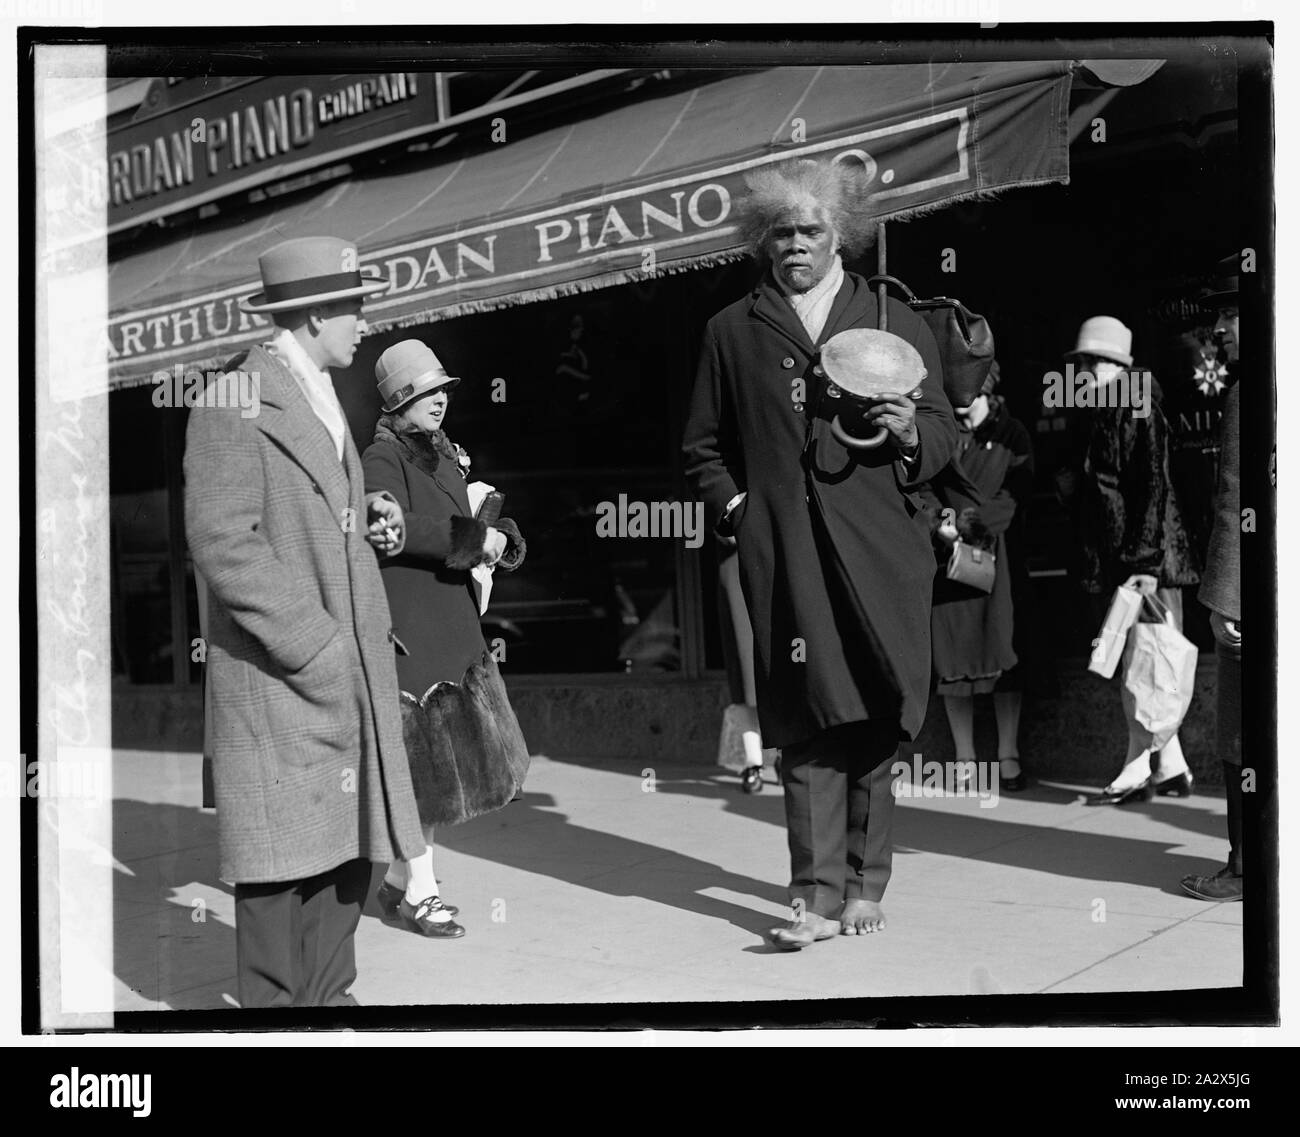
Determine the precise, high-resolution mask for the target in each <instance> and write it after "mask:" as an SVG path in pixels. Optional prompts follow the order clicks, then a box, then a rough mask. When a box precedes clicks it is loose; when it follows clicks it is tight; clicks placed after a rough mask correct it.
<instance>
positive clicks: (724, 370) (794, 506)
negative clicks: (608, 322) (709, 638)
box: [684, 273, 957, 746]
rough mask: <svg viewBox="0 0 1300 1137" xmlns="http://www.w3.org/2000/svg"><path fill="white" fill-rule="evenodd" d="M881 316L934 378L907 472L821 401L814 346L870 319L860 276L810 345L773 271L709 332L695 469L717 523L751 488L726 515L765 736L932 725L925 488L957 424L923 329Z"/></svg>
mask: <svg viewBox="0 0 1300 1137" xmlns="http://www.w3.org/2000/svg"><path fill="white" fill-rule="evenodd" d="M888 315H889V330H890V331H891V332H894V333H895V334H897V335H899V336H901V337H902V338H903V339H905V340H907V341H908V342H909V343H911V344H913V345H914V346H915V347H916V348H917V350H918V351H919V352H920V353H921V358H922V360H923V361H924V363H925V367H926V371H927V375H926V378H925V381H924V383H923V385H922V397H921V399H920V401H919V402H918V403H917V413H916V426H917V430H918V433H919V435H920V439H921V452H920V456H919V458H918V460H917V461H916V462H915V463H914V464H913V466H912V468H911V469H908V468H907V467H906V466H905V465H904V463H903V462H902V460H901V459H900V457H899V455H898V452H897V450H896V449H895V448H894V446H893V444H892V442H889V441H887V442H886V443H885V444H884V445H883V446H881V447H879V448H877V449H875V450H866V451H861V450H853V451H850V450H849V449H847V448H846V447H845V446H844V445H842V444H841V443H840V442H838V441H837V440H836V439H835V438H834V436H833V435H832V434H831V430H830V420H831V418H832V417H833V416H834V415H835V414H836V413H837V412H844V411H845V400H844V399H842V398H841V399H833V398H829V397H825V390H826V383H825V379H824V377H823V376H822V375H821V374H820V371H821V367H820V364H819V362H818V352H819V350H820V347H821V344H822V343H824V342H825V341H826V340H828V339H829V338H830V337H831V336H832V335H834V334H835V333H837V332H840V331H844V330H845V329H847V328H874V327H876V326H877V322H876V300H875V297H874V296H873V294H872V292H871V290H870V288H869V287H868V286H867V283H866V281H865V280H864V279H863V278H862V277H860V276H857V275H856V274H852V273H848V274H846V277H845V281H844V284H843V286H842V287H841V288H840V291H839V293H838V294H837V295H836V298H835V301H834V304H833V306H832V308H831V312H830V316H829V318H828V319H827V321H826V327H825V328H824V329H823V331H822V335H821V340H820V341H819V342H818V343H816V344H814V343H813V342H812V341H811V340H810V339H809V338H808V335H807V333H806V331H805V330H804V327H803V324H802V323H801V322H800V321H799V319H798V317H797V316H796V315H795V313H794V311H793V310H792V308H791V307H790V304H789V302H788V301H787V300H786V299H785V297H784V296H783V295H782V294H781V292H780V291H779V290H778V288H777V287H776V285H775V283H774V282H773V281H772V280H771V278H770V276H765V277H764V279H763V281H762V282H760V284H759V285H758V286H757V287H756V288H755V289H754V291H753V292H752V293H751V294H750V295H748V296H746V297H744V298H743V299H741V300H739V301H737V302H736V303H734V304H732V305H730V306H729V307H727V308H724V309H723V310H722V311H721V312H719V313H718V314H717V315H716V316H714V317H713V319H712V320H710V321H709V324H708V327H707V328H706V330H705V333H704V341H703V345H702V348H701V353H700V363H699V370H698V373H697V375H696V382H695V391H694V395H693V399H692V405H691V411H690V416H689V419H688V422H687V428H686V436H685V443H684V450H685V453H686V462H687V474H688V476H689V477H690V478H691V479H692V482H693V485H694V486H695V487H696V489H697V492H698V493H699V495H700V496H701V497H702V498H703V500H704V502H705V508H706V511H707V513H708V515H709V516H710V517H711V518H712V519H713V521H714V523H716V521H717V519H718V518H719V517H720V516H721V515H722V512H723V510H724V509H725V508H726V505H727V503H728V502H729V501H730V500H731V499H732V497H734V496H735V495H736V494H737V493H739V492H740V491H742V490H743V491H746V493H747V495H748V496H747V497H746V498H745V500H744V502H743V504H742V505H740V506H739V507H738V508H737V509H736V511H735V513H733V515H732V518H731V521H732V523H733V524H734V528H735V535H736V540H737V543H738V546H739V553H740V573H741V585H742V588H743V591H744V594H745V600H746V603H747V604H748V606H749V612H750V618H751V621H752V623H753V625H754V663H755V678H756V681H757V687H758V711H759V723H760V726H761V728H762V731H763V740H764V742H765V743H766V744H767V745H771V746H788V745H790V744H792V743H795V742H798V741H800V740H803V739H807V738H809V737H811V736H812V735H813V734H815V733H817V732H818V731H820V730H823V729H825V728H827V727H830V726H835V725H838V724H840V723H847V722H856V721H861V720H863V719H868V718H896V719H898V720H899V725H900V733H901V735H902V736H903V737H905V738H911V737H913V736H914V735H915V734H916V732H917V731H918V730H919V729H920V727H921V723H922V722H923V721H924V718H925V709H926V703H927V701H928V695H929V679H930V589H931V582H932V580H933V576H934V554H933V553H932V552H931V548H930V540H929V537H928V535H927V533H926V532H925V531H924V526H923V525H922V524H920V523H918V522H917V521H916V520H914V519H915V517H916V514H917V513H918V512H919V511H920V508H921V503H920V499H919V498H918V496H917V494H916V491H917V489H918V488H919V487H920V485H921V484H922V483H923V482H925V481H926V480H927V479H929V478H930V477H932V476H933V475H934V474H935V473H936V472H937V471H938V470H940V469H941V468H942V467H943V466H944V465H945V464H946V463H947V462H948V459H949V458H950V457H951V455H952V450H953V446H954V443H955V440H956V435H957V427H956V423H955V421H954V419H953V414H952V408H951V406H950V405H949V403H948V400H947V398H946V397H945V395H944V393H943V373H942V365H941V362H940V359H939V354H938V348H937V346H936V344H935V342H934V337H933V336H932V335H931V333H930V330H929V329H928V328H927V327H926V325H925V324H924V323H923V322H922V321H921V319H920V318H919V317H917V316H916V315H915V314H914V313H912V312H911V310H910V309H908V308H907V307H905V306H904V305H903V304H901V303H899V302H897V301H894V300H890V301H889V308H888ZM795 380H802V381H803V383H804V385H805V387H806V391H805V392H804V394H805V398H804V400H803V402H802V403H800V402H799V401H798V400H797V398H796V397H795V396H796V395H797V394H798V393H799V392H798V388H797V387H796V386H795V384H794V381H795ZM857 433H863V430H862V428H859V429H858V431H857Z"/></svg>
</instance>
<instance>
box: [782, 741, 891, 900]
mask: <svg viewBox="0 0 1300 1137" xmlns="http://www.w3.org/2000/svg"><path fill="white" fill-rule="evenodd" d="M897 752H898V723H897V722H896V721H893V720H885V719H881V720H871V721H869V722H855V723H846V724H844V725H843V726H836V727H831V728H830V729H829V730H824V731H822V732H821V733H820V734H817V735H814V736H813V737H812V738H811V739H808V740H807V741H805V742H800V743H797V744H796V745H794V746H786V747H782V749H781V780H782V781H783V782H784V783H785V823H786V832H787V837H788V839H789V844H790V889H789V895H790V903H791V905H795V906H796V907H797V904H798V902H801V903H802V905H803V909H804V911H806V912H812V913H815V914H816V915H818V916H824V917H826V918H827V919H836V918H838V917H839V914H840V908H841V906H842V905H843V903H844V901H845V900H853V899H858V898H861V899H863V900H879V899H881V897H883V896H884V895H885V886H886V885H887V884H888V883H889V874H890V869H891V866H892V864H893V857H894V847H893V843H892V841H891V838H890V830H891V827H892V825H893V819H894V793H893V785H892V782H893V778H892V772H891V769H890V765H891V764H890V759H891V758H892V757H893V756H894V755H895V754H896V753H897Z"/></svg>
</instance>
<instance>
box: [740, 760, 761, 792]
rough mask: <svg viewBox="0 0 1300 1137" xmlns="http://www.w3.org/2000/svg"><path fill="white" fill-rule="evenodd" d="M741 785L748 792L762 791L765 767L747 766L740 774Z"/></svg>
mask: <svg viewBox="0 0 1300 1137" xmlns="http://www.w3.org/2000/svg"><path fill="white" fill-rule="evenodd" d="M740 785H741V787H742V788H743V789H744V791H745V793H747V794H756V793H761V792H762V789H763V767H762V766H746V767H745V769H744V770H743V771H742V772H741V775H740Z"/></svg>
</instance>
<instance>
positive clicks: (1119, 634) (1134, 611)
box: [1088, 585, 1142, 679]
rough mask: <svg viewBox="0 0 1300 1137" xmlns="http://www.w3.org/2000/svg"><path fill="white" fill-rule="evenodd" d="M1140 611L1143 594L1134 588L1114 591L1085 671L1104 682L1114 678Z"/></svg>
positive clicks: (1120, 588) (1125, 587) (1121, 587)
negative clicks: (1130, 631) (1130, 630)
mask: <svg viewBox="0 0 1300 1137" xmlns="http://www.w3.org/2000/svg"><path fill="white" fill-rule="evenodd" d="M1141 610H1142V593H1140V592H1139V591H1138V590H1137V589H1136V588H1129V587H1128V586H1126V585H1120V587H1119V588H1117V589H1115V595H1114V597H1113V598H1112V599H1111V602H1110V609H1109V610H1108V611H1107V613H1106V620H1105V622H1104V623H1103V624H1102V626H1101V631H1100V632H1098V633H1097V638H1096V639H1095V640H1093V641H1092V656H1091V658H1090V659H1089V660H1088V670H1089V671H1091V672H1092V673H1093V674H1095V675H1100V676H1101V677H1102V678H1103V679H1109V678H1110V677H1111V676H1112V675H1114V674H1115V668H1116V666H1118V664H1119V660H1120V656H1121V655H1122V654H1123V653H1124V645H1125V643H1126V642H1127V640H1128V632H1129V629H1130V628H1131V627H1132V626H1133V625H1134V624H1135V623H1137V618H1138V613H1139V612H1140V611H1141Z"/></svg>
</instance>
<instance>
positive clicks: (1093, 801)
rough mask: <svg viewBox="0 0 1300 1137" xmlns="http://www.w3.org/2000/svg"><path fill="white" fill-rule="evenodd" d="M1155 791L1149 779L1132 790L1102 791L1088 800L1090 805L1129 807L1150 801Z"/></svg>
mask: <svg viewBox="0 0 1300 1137" xmlns="http://www.w3.org/2000/svg"><path fill="white" fill-rule="evenodd" d="M1154 793H1155V791H1154V790H1152V788H1151V779H1150V778H1147V779H1146V780H1145V781H1143V782H1142V783H1141V784H1139V785H1136V786H1134V787H1133V788H1132V789H1131V790H1119V791H1114V790H1102V791H1101V793H1099V794H1094V795H1093V796H1092V797H1090V798H1089V799H1088V804H1089V805H1127V804H1128V803H1129V802H1134V801H1150V800H1151V798H1152V797H1153V796H1154Z"/></svg>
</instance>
